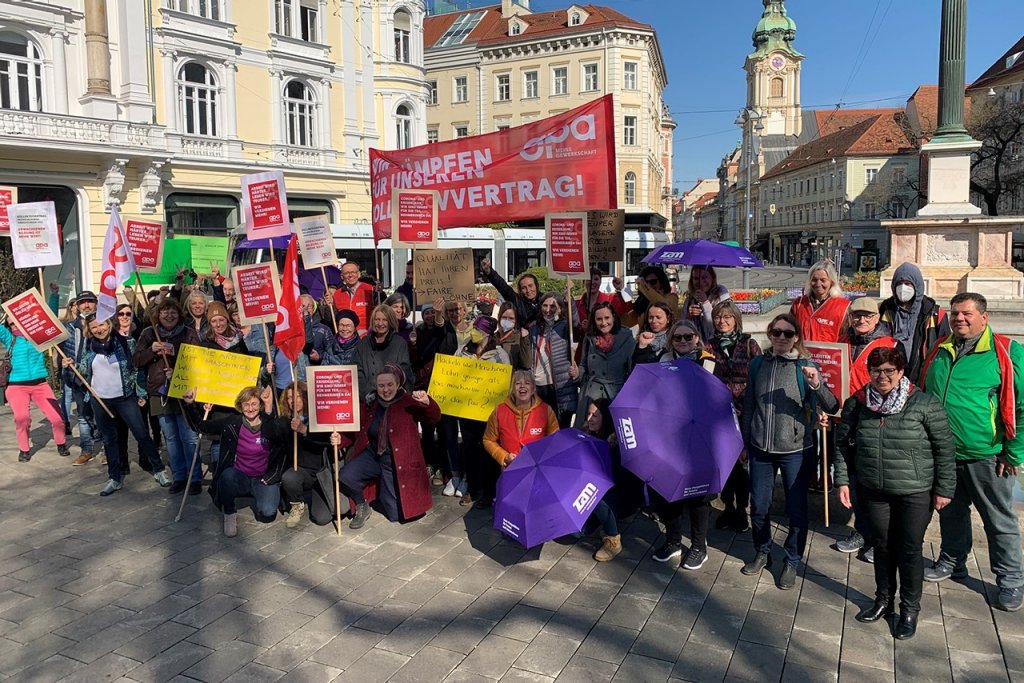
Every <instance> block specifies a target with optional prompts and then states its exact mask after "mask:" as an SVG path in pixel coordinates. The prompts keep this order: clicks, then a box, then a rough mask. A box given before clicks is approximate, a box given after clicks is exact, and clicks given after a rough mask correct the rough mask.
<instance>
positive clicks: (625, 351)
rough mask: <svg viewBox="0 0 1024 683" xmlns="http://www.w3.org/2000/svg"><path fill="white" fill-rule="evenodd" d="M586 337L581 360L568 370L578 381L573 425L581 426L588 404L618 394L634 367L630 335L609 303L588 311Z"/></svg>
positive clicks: (632, 344) (611, 397)
mask: <svg viewBox="0 0 1024 683" xmlns="http://www.w3.org/2000/svg"><path fill="white" fill-rule="evenodd" d="M587 330H588V331H587V336H586V337H584V338H583V354H582V362H581V363H580V366H579V368H576V367H572V368H570V369H569V376H570V377H572V378H573V379H577V378H579V381H580V383H581V388H580V398H579V404H578V406H577V409H576V419H575V423H574V424H575V425H576V426H577V428H581V427H583V425H584V424H585V423H586V419H587V406H588V405H589V404H590V402H591V401H593V400H594V399H598V398H607V399H613V398H615V396H616V395H618V393H619V390H620V389H622V385H623V384H625V383H626V378H627V377H628V376H629V373H630V371H631V370H632V369H633V350H634V349H635V348H636V341H635V340H634V339H633V334H632V333H631V332H630V331H629V330H628V329H626V328H624V327H622V324H621V323H620V322H619V316H618V314H617V313H616V312H615V309H614V308H613V307H612V305H611V304H610V303H602V304H597V305H596V306H595V307H594V310H593V311H591V312H590V320H589V321H588V323H587Z"/></svg>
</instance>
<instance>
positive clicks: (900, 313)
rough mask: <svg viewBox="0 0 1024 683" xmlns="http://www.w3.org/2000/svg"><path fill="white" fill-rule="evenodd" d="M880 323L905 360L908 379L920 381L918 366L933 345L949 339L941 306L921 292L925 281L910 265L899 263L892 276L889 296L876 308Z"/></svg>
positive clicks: (911, 264) (918, 271)
mask: <svg viewBox="0 0 1024 683" xmlns="http://www.w3.org/2000/svg"><path fill="white" fill-rule="evenodd" d="M879 314H880V317H881V320H882V322H884V323H885V324H886V325H888V327H889V329H890V330H891V332H890V334H891V335H892V336H893V337H894V338H895V339H896V341H897V342H899V344H900V348H901V349H903V355H904V356H906V358H907V377H908V378H910V381H911V382H915V383H916V382H919V381H920V378H921V377H920V376H921V363H923V362H924V359H925V358H927V357H928V352H929V351H930V350H931V349H932V348H933V347H934V346H935V343H936V342H937V341H938V340H939V339H941V338H943V337H948V336H949V333H950V329H949V319H948V318H947V317H946V312H945V311H944V310H942V306H940V305H939V304H937V303H935V300H934V299H932V298H931V297H929V296H926V295H925V293H924V278H923V277H922V276H921V270H920V268H918V267H917V266H916V265H915V264H913V263H909V262H908V263H902V264H900V265H899V266H897V267H896V271H895V272H894V273H893V275H892V296H890V297H889V298H888V299H886V300H885V301H883V302H882V304H881V306H879Z"/></svg>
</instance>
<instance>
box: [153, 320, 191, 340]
mask: <svg viewBox="0 0 1024 683" xmlns="http://www.w3.org/2000/svg"><path fill="white" fill-rule="evenodd" d="M159 327H160V338H161V339H163V340H164V341H167V340H168V339H174V338H175V337H177V336H178V335H180V334H181V333H182V332H184V331H185V323H183V322H179V323H178V324H177V325H175V326H174V327H172V328H171V329H167V328H166V327H164V326H163V325H160V326H159Z"/></svg>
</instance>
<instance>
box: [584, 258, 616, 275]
mask: <svg viewBox="0 0 1024 683" xmlns="http://www.w3.org/2000/svg"><path fill="white" fill-rule="evenodd" d="M590 267H591V268H597V269H598V270H600V271H601V275H603V276H611V275H614V273H613V272H612V263H611V261H594V262H592V263H591V264H590Z"/></svg>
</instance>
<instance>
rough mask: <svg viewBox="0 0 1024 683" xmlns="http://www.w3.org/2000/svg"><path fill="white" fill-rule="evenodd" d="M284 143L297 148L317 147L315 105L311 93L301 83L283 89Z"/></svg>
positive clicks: (295, 82)
mask: <svg viewBox="0 0 1024 683" xmlns="http://www.w3.org/2000/svg"><path fill="white" fill-rule="evenodd" d="M284 112H285V141H286V142H287V143H288V144H289V145H295V146H297V147H316V145H317V139H316V135H317V125H316V116H317V105H316V100H315V98H314V97H313V91H312V90H311V89H310V88H309V87H308V86H306V84H304V83H302V82H301V81H292V82H290V83H289V84H288V85H286V86H285V89H284Z"/></svg>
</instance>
